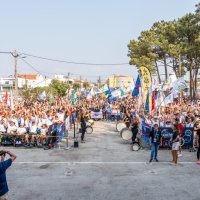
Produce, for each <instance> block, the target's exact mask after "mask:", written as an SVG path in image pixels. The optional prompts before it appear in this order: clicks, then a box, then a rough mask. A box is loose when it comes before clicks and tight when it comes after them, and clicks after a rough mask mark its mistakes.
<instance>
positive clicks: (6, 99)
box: [5, 90, 9, 105]
mask: <svg viewBox="0 0 200 200" xmlns="http://www.w3.org/2000/svg"><path fill="white" fill-rule="evenodd" d="M8 97H9V96H8V91H7V90H6V93H5V103H6V105H8Z"/></svg>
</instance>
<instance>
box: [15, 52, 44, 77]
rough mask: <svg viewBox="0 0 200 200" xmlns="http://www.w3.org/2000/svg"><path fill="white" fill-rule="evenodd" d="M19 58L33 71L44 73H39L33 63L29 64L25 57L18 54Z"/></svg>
mask: <svg viewBox="0 0 200 200" xmlns="http://www.w3.org/2000/svg"><path fill="white" fill-rule="evenodd" d="M19 58H20V59H21V60H22V61H23V62H24V63H26V64H27V65H28V66H29V67H30V68H31V69H33V70H34V71H36V72H37V73H39V74H42V75H45V74H43V73H41V72H40V71H38V70H37V69H36V68H35V67H33V65H31V64H30V63H29V62H27V61H26V60H25V59H23V58H22V57H21V56H19Z"/></svg>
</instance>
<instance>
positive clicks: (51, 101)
mask: <svg viewBox="0 0 200 200" xmlns="http://www.w3.org/2000/svg"><path fill="white" fill-rule="evenodd" d="M49 102H50V104H52V103H54V97H53V96H52V95H51V96H50V98H49Z"/></svg>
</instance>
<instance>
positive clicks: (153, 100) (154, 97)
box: [151, 91, 156, 110]
mask: <svg viewBox="0 0 200 200" xmlns="http://www.w3.org/2000/svg"><path fill="white" fill-rule="evenodd" d="M155 100H156V91H153V92H152V95H151V110H154V109H155Z"/></svg>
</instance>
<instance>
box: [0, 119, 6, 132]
mask: <svg viewBox="0 0 200 200" xmlns="http://www.w3.org/2000/svg"><path fill="white" fill-rule="evenodd" d="M5 132H6V124H5V123H4V120H3V119H1V120H0V133H5Z"/></svg>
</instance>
